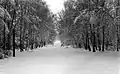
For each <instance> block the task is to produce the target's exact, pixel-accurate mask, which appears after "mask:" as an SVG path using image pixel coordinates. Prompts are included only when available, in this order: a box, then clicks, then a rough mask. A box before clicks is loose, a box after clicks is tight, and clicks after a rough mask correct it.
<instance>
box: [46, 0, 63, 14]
mask: <svg viewBox="0 0 120 74" xmlns="http://www.w3.org/2000/svg"><path fill="white" fill-rule="evenodd" d="M44 1H46V3H47V4H48V6H49V8H50V10H51V11H52V12H53V13H57V12H59V11H60V10H62V9H64V5H63V3H64V1H65V0H44Z"/></svg>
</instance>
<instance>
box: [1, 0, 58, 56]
mask: <svg viewBox="0 0 120 74" xmlns="http://www.w3.org/2000/svg"><path fill="white" fill-rule="evenodd" d="M55 36H56V33H55V31H54V25H53V14H52V13H51V12H50V10H49V8H48V6H47V4H46V3H45V2H44V1H43V0H0V58H3V56H6V57H8V56H11V55H12V54H11V53H13V56H15V49H20V51H21V52H22V51H24V49H26V50H29V49H34V47H38V46H43V45H46V44H52V43H53V40H54V38H55Z"/></svg>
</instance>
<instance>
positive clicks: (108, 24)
mask: <svg viewBox="0 0 120 74" xmlns="http://www.w3.org/2000/svg"><path fill="white" fill-rule="evenodd" d="M64 6H65V9H64V10H62V11H61V12H60V13H59V19H60V20H59V24H60V25H59V31H60V36H62V37H61V39H62V38H63V39H65V38H69V39H68V40H63V42H64V43H66V44H68V42H69V44H70V45H73V46H74V47H79V48H85V49H86V50H89V51H93V52H96V51H106V50H107V51H109V50H110V51H119V49H120V0H67V1H66V2H65V3H64Z"/></svg>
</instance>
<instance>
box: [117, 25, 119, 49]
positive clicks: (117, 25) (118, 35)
mask: <svg viewBox="0 0 120 74" xmlns="http://www.w3.org/2000/svg"><path fill="white" fill-rule="evenodd" d="M117 51H119V26H118V25H117Z"/></svg>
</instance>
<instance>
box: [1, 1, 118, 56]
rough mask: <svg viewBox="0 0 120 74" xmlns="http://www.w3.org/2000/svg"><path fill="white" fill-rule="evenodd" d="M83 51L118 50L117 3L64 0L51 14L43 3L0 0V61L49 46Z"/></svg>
mask: <svg viewBox="0 0 120 74" xmlns="http://www.w3.org/2000/svg"><path fill="white" fill-rule="evenodd" d="M56 29H57V31H58V32H59V34H58V35H59V37H60V40H61V42H62V45H61V46H65V45H66V46H68V45H71V46H72V47H73V48H84V49H85V50H88V51H92V52H96V51H101V52H104V51H114V52H118V51H119V49H120V0H67V1H65V2H64V9H63V10H61V11H60V12H59V13H57V14H53V13H52V12H51V11H50V9H49V7H48V5H47V4H46V2H45V1H43V0H0V58H3V56H4V57H10V56H13V57H15V51H16V49H18V50H20V52H23V51H27V50H32V49H35V48H37V47H43V46H45V45H48V44H53V42H54V40H55V38H56V36H57V33H56Z"/></svg>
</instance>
